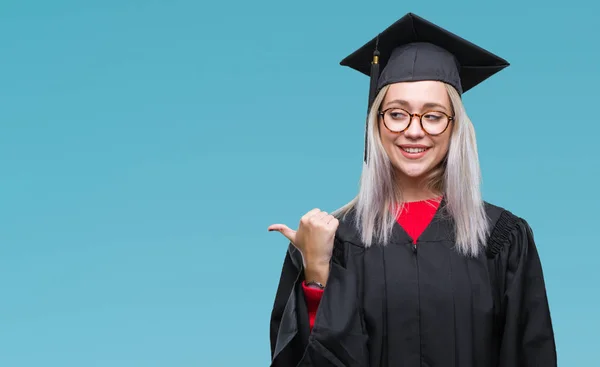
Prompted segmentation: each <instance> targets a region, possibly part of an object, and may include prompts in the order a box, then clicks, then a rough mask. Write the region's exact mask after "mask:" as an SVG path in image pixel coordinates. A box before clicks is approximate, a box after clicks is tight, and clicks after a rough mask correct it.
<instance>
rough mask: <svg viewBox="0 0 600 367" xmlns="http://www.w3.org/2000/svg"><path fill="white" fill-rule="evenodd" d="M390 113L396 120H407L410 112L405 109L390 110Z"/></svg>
mask: <svg viewBox="0 0 600 367" xmlns="http://www.w3.org/2000/svg"><path fill="white" fill-rule="evenodd" d="M388 115H389V116H390V117H391V118H393V119H394V120H406V119H407V118H408V113H406V111H404V110H389V111H388Z"/></svg>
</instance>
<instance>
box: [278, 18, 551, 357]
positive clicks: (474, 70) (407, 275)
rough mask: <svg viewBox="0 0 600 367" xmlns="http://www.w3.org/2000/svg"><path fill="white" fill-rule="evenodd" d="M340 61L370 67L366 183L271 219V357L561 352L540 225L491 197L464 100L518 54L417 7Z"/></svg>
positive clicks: (546, 354)
mask: <svg viewBox="0 0 600 367" xmlns="http://www.w3.org/2000/svg"><path fill="white" fill-rule="evenodd" d="M373 54H374V58H373V62H372V65H368V63H369V62H370V60H371V55H373ZM342 64H343V65H348V66H351V67H353V68H355V69H356V70H359V71H361V72H363V73H365V74H369V75H370V76H371V81H372V83H371V97H370V98H369V100H370V101H369V106H370V109H369V114H368V119H367V135H366V150H365V164H364V169H363V173H362V177H361V186H360V190H359V193H358V195H357V196H356V198H354V200H352V201H351V202H350V203H349V204H347V205H345V206H344V207H342V208H341V209H339V210H338V211H337V212H335V213H331V214H330V213H327V212H324V211H321V210H319V209H318V208H316V209H313V210H311V211H309V212H308V213H306V215H304V216H303V217H302V218H301V220H300V224H299V227H298V230H297V231H295V230H292V229H290V228H289V227H287V226H286V225H283V224H274V225H272V226H270V227H269V230H276V231H279V232H280V233H282V234H283V235H284V236H285V237H287V238H288V239H289V240H290V242H291V243H290V246H289V248H288V252H287V254H286V257H285V261H284V264H283V269H282V273H281V278H280V282H279V286H278V289H277V293H276V296H275V302H274V307H273V312H272V318H271V352H272V354H271V356H272V366H277V367H279V366H286V367H289V366H377V367H379V366H405V367H412V366H415V367H416V366H431V367H433V366H435V367H446V366H448V367H449V366H455V367H474V366H481V367H484V366H485V367H490V366H500V367H519V366H527V367H529V366H544V367H552V366H556V363H557V362H556V350H555V349H556V348H555V341H554V333H553V328H552V322H551V317H550V310H549V306H548V300H547V296H546V289H545V284H544V279H543V274H542V268H541V264H540V259H539V257H538V254H537V251H536V245H535V243H534V239H533V234H532V230H531V229H530V227H529V225H528V224H527V222H526V221H525V220H524V219H522V218H520V217H518V216H516V215H514V214H512V213H511V212H509V211H508V210H505V209H503V208H501V207H498V206H495V205H492V204H489V203H487V202H485V201H483V200H482V198H481V194H480V191H479V180H480V170H479V164H478V157H477V147H476V142H475V134H474V130H473V125H472V123H471V121H470V120H469V118H468V116H467V114H466V112H465V109H464V107H463V104H462V101H461V95H462V93H464V92H465V91H466V90H468V89H470V88H472V87H473V86H475V85H477V84H478V83H480V82H481V81H483V80H484V79H487V78H488V77H489V76H491V75H492V74H494V73H496V72H497V71H499V70H501V69H502V68H504V67H506V66H507V65H508V63H506V62H505V61H504V60H502V59H500V58H498V57H497V56H494V55H492V54H491V53H489V52H487V51H485V50H483V49H481V48H479V47H477V46H475V45H473V44H471V43H469V42H467V41H465V40H463V39H461V38H459V37H457V36H455V35H453V34H451V33H449V32H447V31H445V30H443V29H441V28H439V27H437V26H435V25H434V24H432V23H429V22H428V21H426V20H424V19H422V18H420V17H418V16H416V15H414V14H408V15H406V16H405V17H403V18H402V19H400V20H399V21H398V22H396V23H394V24H393V25H392V26H391V27H389V28H388V29H387V30H386V31H384V32H382V33H381V34H379V35H378V37H376V38H375V39H374V40H372V41H371V42H369V43H367V44H366V45H365V46H363V47H362V48H361V49H359V50H358V51H356V52H355V53H353V54H352V55H350V56H349V57H348V58H346V59H345V60H344V61H343V62H342ZM379 66H381V67H383V69H382V72H381V75H379V72H378V69H377V68H378V67H379ZM369 68H370V70H369Z"/></svg>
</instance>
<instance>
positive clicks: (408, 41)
mask: <svg viewBox="0 0 600 367" xmlns="http://www.w3.org/2000/svg"><path fill="white" fill-rule="evenodd" d="M340 65H342V66H348V67H351V68H352V69H354V70H357V71H359V72H361V73H363V74H365V75H367V76H370V77H371V83H370V88H369V103H368V109H370V107H371V104H372V103H373V100H374V99H375V96H376V95H377V93H378V92H379V91H380V90H381V88H383V87H384V86H385V85H387V84H391V83H397V82H406V81H420V80H438V81H442V82H445V83H448V84H450V85H452V86H453V87H454V88H456V90H457V91H458V92H459V93H460V94H463V93H465V92H466V91H468V90H469V89H471V88H473V87H474V86H476V85H477V84H479V83H481V82H483V81H484V80H486V79H487V78H489V77H490V76H492V75H493V74H495V73H497V72H498V71H500V70H502V69H504V68H505V67H507V66H508V65H509V63H508V62H507V61H506V60H504V59H502V58H500V57H498V56H496V55H494V54H492V53H490V52H489V51H486V50H484V49H482V48H481V47H479V46H477V45H475V44H473V43H471V42H469V41H467V40H465V39H463V38H461V37H459V36H457V35H455V34H453V33H450V32H448V31H447V30H445V29H443V28H440V27H439V26H437V25H435V24H433V23H431V22H429V21H427V20H425V19H423V18H421V17H419V16H417V15H415V14H412V13H408V14H406V15H405V16H403V17H402V18H400V19H399V20H398V21H396V22H395V23H394V24H392V25H391V26H389V27H388V28H387V29H386V30H384V31H383V32H381V33H380V34H379V35H378V36H376V37H375V38H373V39H372V40H371V41H369V42H367V43H366V44H365V45H363V46H362V47H361V48H359V49H358V50H356V51H354V52H353V53H352V54H350V55H349V56H347V57H346V58H345V59H343V60H342V61H341V62H340ZM380 69H381V74H379V70H380ZM366 152H367V146H366V136H365V161H366V158H367V156H366Z"/></svg>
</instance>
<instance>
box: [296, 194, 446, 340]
mask: <svg viewBox="0 0 600 367" xmlns="http://www.w3.org/2000/svg"><path fill="white" fill-rule="evenodd" d="M439 204H440V201H439V199H437V200H435V199H434V200H423V201H414V202H410V203H405V204H404V207H403V210H402V212H401V213H400V214H399V215H398V218H397V219H396V220H397V221H398V224H400V225H401V226H402V228H403V229H404V230H405V231H406V233H408V235H409V236H410V237H411V238H412V239H413V243H415V244H416V243H417V239H418V238H419V236H420V235H421V233H423V231H424V230H425V228H427V226H428V225H429V223H430V222H431V220H432V219H433V217H434V216H435V213H436V211H437V209H438V206H439ZM302 288H303V289H304V298H305V299H306V305H307V308H308V319H309V321H310V328H311V330H312V327H313V325H314V323H315V317H316V315H317V309H318V308H319V302H320V301H321V296H322V295H323V292H324V291H323V290H321V289H318V288H312V287H307V286H306V283H304V282H303V283H302Z"/></svg>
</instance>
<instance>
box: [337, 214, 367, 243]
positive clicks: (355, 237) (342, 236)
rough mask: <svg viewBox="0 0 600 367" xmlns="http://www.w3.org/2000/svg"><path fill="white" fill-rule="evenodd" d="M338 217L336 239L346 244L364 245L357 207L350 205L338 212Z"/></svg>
mask: <svg viewBox="0 0 600 367" xmlns="http://www.w3.org/2000/svg"><path fill="white" fill-rule="evenodd" d="M336 218H337V219H338V221H339V225H338V229H337V232H336V239H337V240H338V241H340V242H342V243H344V244H346V245H350V246H352V245H353V246H356V247H364V244H363V242H362V239H361V234H360V230H359V225H358V217H357V213H356V209H355V208H354V207H350V208H349V209H347V210H346V211H344V212H341V213H338V214H337V215H336Z"/></svg>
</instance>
